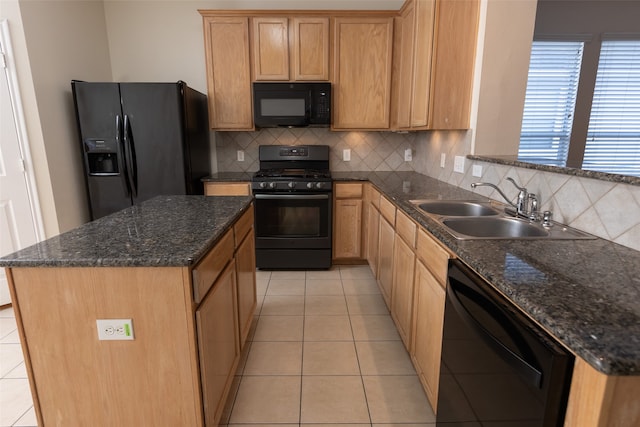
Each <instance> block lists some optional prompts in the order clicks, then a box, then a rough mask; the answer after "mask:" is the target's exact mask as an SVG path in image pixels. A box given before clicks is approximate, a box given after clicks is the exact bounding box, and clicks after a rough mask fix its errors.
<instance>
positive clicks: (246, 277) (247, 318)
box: [236, 229, 257, 349]
mask: <svg viewBox="0 0 640 427" xmlns="http://www.w3.org/2000/svg"><path fill="white" fill-rule="evenodd" d="M236 273H237V280H238V322H239V327H240V348H241V349H242V347H244V344H245V342H246V340H247V336H248V335H249V330H250V329H251V324H252V322H253V313H254V310H255V308H256V301H257V300H256V245H255V238H254V233H253V229H252V230H250V231H249V233H248V234H247V235H246V236H245V238H244V240H243V241H242V243H240V246H238V249H237V250H236Z"/></svg>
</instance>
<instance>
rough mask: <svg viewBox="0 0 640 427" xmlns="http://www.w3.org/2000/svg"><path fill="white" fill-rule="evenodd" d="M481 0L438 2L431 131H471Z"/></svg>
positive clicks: (431, 99)
mask: <svg viewBox="0 0 640 427" xmlns="http://www.w3.org/2000/svg"><path fill="white" fill-rule="evenodd" d="M479 15H480V0H437V2H436V9H435V20H436V25H435V35H434V37H435V39H434V48H433V67H432V72H431V73H432V75H431V94H430V104H429V105H430V108H429V128H430V129H468V128H469V120H470V116H471V95H472V89H473V70H474V66H475V53H476V43H477V34H478V19H479Z"/></svg>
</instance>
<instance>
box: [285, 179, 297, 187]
mask: <svg viewBox="0 0 640 427" xmlns="http://www.w3.org/2000/svg"><path fill="white" fill-rule="evenodd" d="M287 187H289V188H296V183H295V182H293V181H291V182H290V183H288V184H287Z"/></svg>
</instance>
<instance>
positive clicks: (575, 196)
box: [415, 132, 640, 250]
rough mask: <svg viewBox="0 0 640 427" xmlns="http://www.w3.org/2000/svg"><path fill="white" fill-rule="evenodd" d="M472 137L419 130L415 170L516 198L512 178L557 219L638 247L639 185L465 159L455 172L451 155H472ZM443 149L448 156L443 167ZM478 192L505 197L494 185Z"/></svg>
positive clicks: (541, 207)
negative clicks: (479, 169)
mask: <svg viewBox="0 0 640 427" xmlns="http://www.w3.org/2000/svg"><path fill="white" fill-rule="evenodd" d="M470 141H471V132H430V133H427V132H421V133H420V134H418V137H417V140H416V160H415V166H416V169H415V170H416V172H420V173H423V174H425V175H429V176H431V177H434V178H436V179H439V180H441V181H445V182H447V183H449V184H453V185H456V186H458V187H462V188H464V189H468V190H470V191H471V183H472V182H478V181H484V182H491V183H493V184H496V185H497V186H498V187H500V189H501V190H503V191H504V192H505V193H506V194H507V196H509V197H512V200H515V199H516V197H517V194H518V190H516V188H515V187H514V186H513V184H512V183H511V182H509V181H507V180H506V178H508V177H512V178H513V179H514V180H515V181H516V182H517V183H518V184H519V185H521V186H524V187H526V188H527V189H528V190H529V191H530V192H532V193H535V194H536V195H537V196H538V199H539V200H540V203H541V205H540V210H541V211H544V210H549V211H551V212H553V219H554V220H556V221H558V222H560V223H563V224H566V225H569V226H570V227H573V228H577V229H579V230H583V231H586V232H588V233H591V234H594V235H596V236H598V237H601V238H603V239H607V240H611V241H613V242H616V243H619V244H621V245H623V246H627V247H630V248H632V249H636V250H640V214H639V212H640V186H637V185H630V184H624V183H616V182H609V181H603V180H598V179H592V178H584V177H577V176H572V175H565V174H562V173H553V172H547V171H540V170H535V169H528V168H520V167H514V166H506V165H501V164H495V163H489V162H483V161H478V160H470V159H466V158H465V167H464V173H458V172H454V171H453V157H454V156H456V155H459V156H466V155H467V154H468V153H470V152H471V142H470ZM442 153H445V155H446V157H447V160H446V162H445V167H444V168H442V167H440V156H441V154H442ZM474 165H478V166H481V167H482V174H481V176H480V177H476V176H473V166H474ZM475 191H476V192H478V193H479V194H482V195H484V196H487V197H490V198H492V199H495V200H498V201H503V199H502V197H501V196H500V195H499V194H498V193H497V192H496V191H495V190H493V189H492V188H490V187H478V188H476V190H475Z"/></svg>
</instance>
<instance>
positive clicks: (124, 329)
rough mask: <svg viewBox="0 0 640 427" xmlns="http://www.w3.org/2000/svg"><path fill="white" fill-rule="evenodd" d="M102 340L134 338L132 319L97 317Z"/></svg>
mask: <svg viewBox="0 0 640 427" xmlns="http://www.w3.org/2000/svg"><path fill="white" fill-rule="evenodd" d="M96 326H97V328H98V339H99V340H100V341H105V340H106V341H115V340H133V339H134V336H133V322H132V321H131V319H96Z"/></svg>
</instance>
